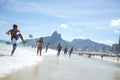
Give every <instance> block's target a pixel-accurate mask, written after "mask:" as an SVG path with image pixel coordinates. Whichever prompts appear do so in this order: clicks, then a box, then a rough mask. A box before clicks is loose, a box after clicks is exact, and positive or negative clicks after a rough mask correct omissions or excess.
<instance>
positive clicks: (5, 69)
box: [0, 45, 120, 80]
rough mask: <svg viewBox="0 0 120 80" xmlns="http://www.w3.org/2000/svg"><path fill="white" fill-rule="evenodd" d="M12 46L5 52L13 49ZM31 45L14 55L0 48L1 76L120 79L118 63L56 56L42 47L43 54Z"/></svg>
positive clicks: (15, 78) (8, 79) (15, 79)
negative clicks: (37, 53)
mask: <svg viewBox="0 0 120 80" xmlns="http://www.w3.org/2000/svg"><path fill="white" fill-rule="evenodd" d="M2 46H3V45H2ZM4 46H6V45H4ZM9 48H10V47H9ZM9 48H7V50H8V51H7V50H6V52H4V53H10V52H9V51H10V49H9ZM0 49H5V48H3V47H2V48H0ZM29 49H30V50H32V48H27V49H26V48H24V49H22V48H18V49H17V50H16V53H15V54H14V56H13V57H11V56H9V55H10V54H3V53H1V52H2V50H1V52H0V55H2V56H1V57H0V64H1V66H0V75H1V78H0V80H120V77H119V74H120V64H119V63H115V62H112V61H109V60H101V59H98V58H88V57H87V56H78V55H75V54H72V56H71V58H69V57H68V55H66V56H64V55H63V53H61V55H60V56H59V57H56V51H54V50H48V52H47V53H44V50H43V52H42V53H43V55H42V57H40V56H36V52H35V51H36V50H35V49H33V50H32V51H33V52H32V51H30V50H29ZM19 51H21V52H19ZM23 52H25V53H23ZM10 64H11V65H10ZM1 71H2V72H1Z"/></svg>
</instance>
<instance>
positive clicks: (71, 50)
mask: <svg viewBox="0 0 120 80" xmlns="http://www.w3.org/2000/svg"><path fill="white" fill-rule="evenodd" d="M72 53H73V47H72V48H71V49H70V52H69V58H70V57H71V54H72Z"/></svg>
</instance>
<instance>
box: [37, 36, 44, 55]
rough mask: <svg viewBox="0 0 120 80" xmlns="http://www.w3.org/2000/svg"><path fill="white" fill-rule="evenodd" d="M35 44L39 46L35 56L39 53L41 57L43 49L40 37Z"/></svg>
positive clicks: (42, 41)
mask: <svg viewBox="0 0 120 80" xmlns="http://www.w3.org/2000/svg"><path fill="white" fill-rule="evenodd" d="M37 42H38V43H39V44H38V48H37V55H38V54H39V52H40V56H41V52H42V48H43V45H44V40H43V38H42V37H40V38H39V40H38V41H37Z"/></svg>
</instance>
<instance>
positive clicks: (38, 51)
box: [37, 47, 40, 55]
mask: <svg viewBox="0 0 120 80" xmlns="http://www.w3.org/2000/svg"><path fill="white" fill-rule="evenodd" d="M39 50H40V49H39V47H38V49H37V55H38V54H39Z"/></svg>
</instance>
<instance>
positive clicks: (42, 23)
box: [0, 0, 120, 45]
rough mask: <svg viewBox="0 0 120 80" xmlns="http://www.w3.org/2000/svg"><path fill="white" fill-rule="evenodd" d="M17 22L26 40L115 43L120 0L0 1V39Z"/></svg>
mask: <svg viewBox="0 0 120 80" xmlns="http://www.w3.org/2000/svg"><path fill="white" fill-rule="evenodd" d="M13 24H17V25H18V26H19V29H20V30H21V33H22V34H23V36H24V38H25V39H28V38H29V34H32V35H33V36H34V38H38V37H41V36H50V35H51V34H52V33H53V32H54V31H55V30H56V31H58V33H61V35H62V38H63V39H64V40H67V41H72V40H73V39H79V38H81V39H91V40H93V41H96V42H99V43H104V44H108V45H111V44H113V43H117V42H118V38H119V35H120V0H0V39H4V40H10V36H8V35H6V34H5V32H6V31H8V30H9V29H11V28H12V25H13Z"/></svg>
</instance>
